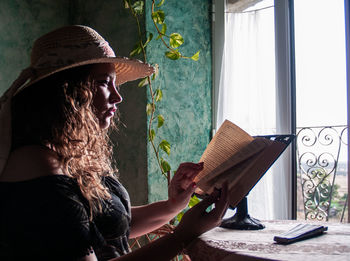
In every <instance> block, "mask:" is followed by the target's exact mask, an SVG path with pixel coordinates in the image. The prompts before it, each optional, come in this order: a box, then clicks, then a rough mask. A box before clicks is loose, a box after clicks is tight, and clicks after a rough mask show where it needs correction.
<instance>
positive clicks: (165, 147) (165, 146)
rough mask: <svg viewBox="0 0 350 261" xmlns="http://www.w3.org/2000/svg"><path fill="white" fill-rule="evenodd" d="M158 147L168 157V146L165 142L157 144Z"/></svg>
mask: <svg viewBox="0 0 350 261" xmlns="http://www.w3.org/2000/svg"><path fill="white" fill-rule="evenodd" d="M159 147H160V148H161V149H162V150H163V151H164V152H165V153H166V154H168V155H170V144H169V142H167V141H166V140H162V141H161V143H159Z"/></svg>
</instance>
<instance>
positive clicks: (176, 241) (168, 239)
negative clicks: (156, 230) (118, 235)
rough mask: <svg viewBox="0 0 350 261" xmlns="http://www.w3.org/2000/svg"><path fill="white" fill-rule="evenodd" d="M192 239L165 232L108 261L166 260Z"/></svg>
mask: <svg viewBox="0 0 350 261" xmlns="http://www.w3.org/2000/svg"><path fill="white" fill-rule="evenodd" d="M192 240H193V239H192V238H184V237H182V236H180V235H177V234H176V233H171V234H167V235H165V236H163V237H161V238H159V239H157V240H155V241H153V242H151V243H149V244H147V245H146V246H143V247H142V248H139V249H137V250H135V251H133V252H131V253H130V254H127V255H125V256H122V257H118V258H115V259H111V260H110V261H134V260H135V261H136V260H153V261H168V260H170V259H172V258H173V257H175V256H176V255H177V254H178V253H180V252H181V251H182V250H183V249H184V248H185V247H186V246H187V245H188V244H189V243H190V242H191V241H192Z"/></svg>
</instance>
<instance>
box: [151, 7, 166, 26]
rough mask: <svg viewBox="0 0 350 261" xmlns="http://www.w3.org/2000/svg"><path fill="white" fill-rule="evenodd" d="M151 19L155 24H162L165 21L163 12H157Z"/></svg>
mask: <svg viewBox="0 0 350 261" xmlns="http://www.w3.org/2000/svg"><path fill="white" fill-rule="evenodd" d="M152 19H153V21H154V22H155V23H156V24H163V23H164V19H165V14H164V11H163V10H158V11H155V12H153V13H152Z"/></svg>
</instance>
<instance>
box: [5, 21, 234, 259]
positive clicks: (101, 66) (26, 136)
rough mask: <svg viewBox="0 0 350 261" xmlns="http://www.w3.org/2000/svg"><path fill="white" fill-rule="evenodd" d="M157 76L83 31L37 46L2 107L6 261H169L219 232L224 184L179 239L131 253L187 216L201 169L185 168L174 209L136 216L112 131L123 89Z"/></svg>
mask: <svg viewBox="0 0 350 261" xmlns="http://www.w3.org/2000/svg"><path fill="white" fill-rule="evenodd" d="M152 73H153V68H152V67H151V66H150V65H148V64H144V63H141V62H139V61H136V60H130V59H127V58H118V57H115V55H114V52H113V50H112V49H111V48H110V47H109V45H108V43H107V42H106V41H105V40H104V39H103V38H102V37H101V36H100V35H99V34H98V33H97V32H96V31H94V30H93V29H91V28H89V27H86V26H67V27H63V28H60V29H57V30H55V31H53V32H50V33H48V34H46V35H44V36H42V37H41V38H39V39H38V40H37V41H36V42H35V43H34V46H33V50H32V55H31V66H30V67H29V68H27V69H26V70H24V71H23V72H22V74H21V75H20V77H19V78H18V79H17V80H16V81H15V82H14V84H13V85H12V86H11V87H10V89H9V90H8V91H7V92H6V93H5V94H4V95H3V97H2V98H1V100H0V102H1V103H0V104H1V107H0V121H1V129H0V137H1V138H0V141H1V144H2V146H1V151H0V159H1V162H0V163H1V164H0V171H1V175H0V209H1V215H0V226H1V227H0V233H1V236H0V259H1V260H17V259H23V258H28V259H29V258H33V259H34V260H56V259H57V260H58V259H59V260H96V259H97V258H98V259H99V260H141V259H143V260H170V259H171V258H172V257H173V256H175V255H176V254H177V253H178V252H180V251H181V250H182V249H183V248H184V247H186V245H188V244H189V243H190V242H191V241H192V240H193V239H195V238H196V237H197V236H199V235H200V234H202V233H203V232H205V231H207V230H209V229H211V228H213V227H215V226H217V225H218V224H219V223H220V221H221V218H222V216H223V214H224V212H225V210H226V209H227V205H228V204H227V185H225V186H224V187H223V189H222V191H221V195H219V193H218V192H214V193H213V194H212V195H211V196H210V197H208V198H206V199H205V200H203V201H202V202H201V203H199V204H198V205H197V206H196V207H194V208H192V209H191V210H190V211H188V212H187V213H186V214H185V215H184V217H183V219H182V221H181V222H180V224H179V225H178V226H177V227H176V229H175V230H174V232H173V233H171V234H169V235H166V236H164V237H162V238H161V239H159V240H156V241H155V242H153V243H151V244H148V245H146V246H145V247H142V248H140V249H138V250H136V251H134V252H131V253H130V251H129V248H128V244H127V240H128V238H129V237H131V238H132V237H137V236H140V235H143V234H145V233H148V232H151V231H152V230H154V229H156V228H158V227H160V226H162V225H164V224H165V223H167V222H168V221H169V220H170V219H171V218H173V217H174V216H175V215H176V214H177V213H178V212H180V211H181V210H182V209H183V208H184V207H186V205H187V204H188V201H189V199H190V197H191V194H192V193H193V192H194V189H195V184H194V183H193V179H194V177H195V176H196V175H197V174H198V173H199V172H200V171H201V170H202V168H203V164H194V163H182V164H180V166H179V168H178V170H177V171H176V174H175V176H174V178H173V179H172V181H171V184H170V186H169V199H168V200H164V201H160V202H156V203H153V204H149V205H145V206H139V207H130V203H129V197H128V194H127V192H126V191H125V189H124V188H123V186H122V185H121V184H120V183H119V182H118V179H117V178H116V176H115V174H116V170H115V169H113V162H112V161H111V158H112V157H111V156H112V152H111V146H110V143H109V140H108V129H110V128H113V125H114V121H113V120H112V118H113V116H114V114H115V113H116V111H117V105H118V104H119V103H120V102H121V101H122V97H121V96H120V94H119V91H118V88H119V86H120V85H121V84H122V83H124V82H127V81H132V80H135V79H138V78H142V77H146V76H149V75H151V74H152ZM213 203H215V206H216V207H215V208H214V209H213V210H212V211H210V212H209V213H207V212H206V209H207V207H208V206H210V205H211V204H213ZM30 260H31V259H30Z"/></svg>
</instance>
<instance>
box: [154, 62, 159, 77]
mask: <svg viewBox="0 0 350 261" xmlns="http://www.w3.org/2000/svg"><path fill="white" fill-rule="evenodd" d="M153 67H154V73H153V75H152V81H154V80H155V79H156V77H157V76H158V74H159V65H158V64H155V65H154V66H153Z"/></svg>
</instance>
